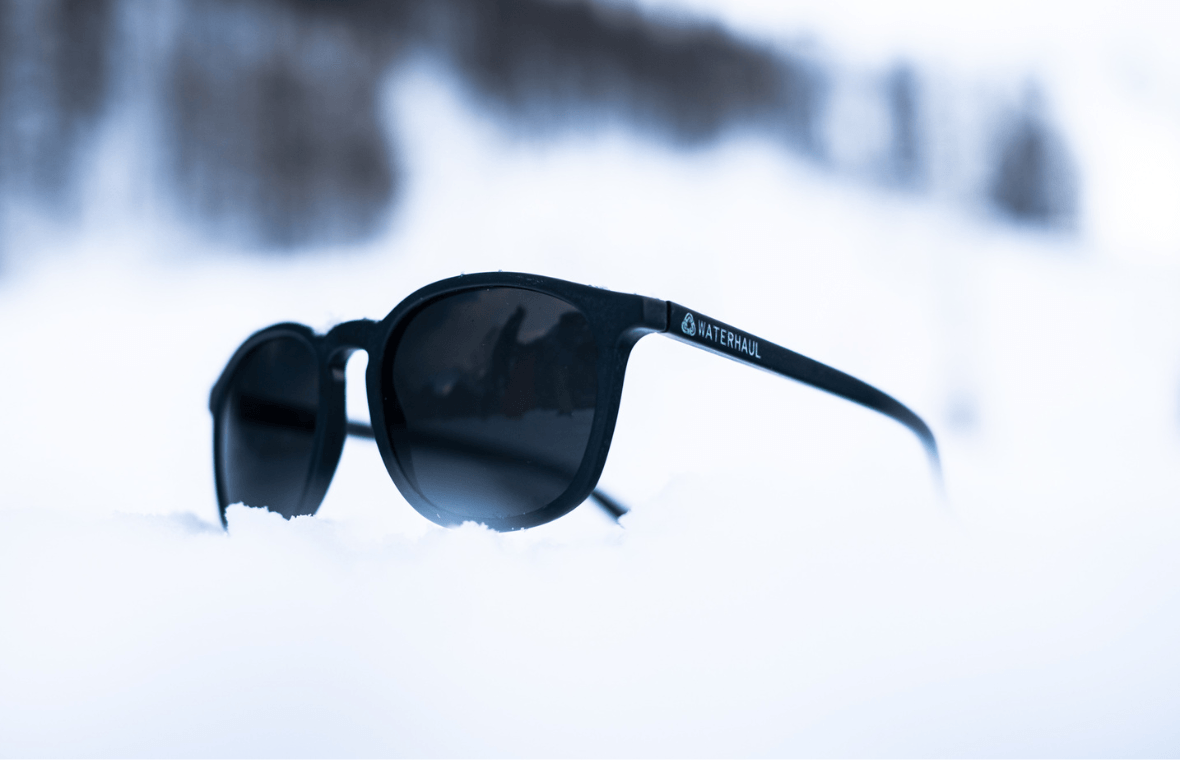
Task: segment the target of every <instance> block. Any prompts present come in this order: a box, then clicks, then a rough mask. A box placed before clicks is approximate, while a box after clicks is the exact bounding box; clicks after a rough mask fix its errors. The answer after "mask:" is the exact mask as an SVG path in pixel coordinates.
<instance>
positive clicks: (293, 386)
mask: <svg viewBox="0 0 1180 760" xmlns="http://www.w3.org/2000/svg"><path fill="white" fill-rule="evenodd" d="M319 393H320V388H319V364H318V362H317V360H316V356H315V353H314V352H313V351H312V349H311V347H310V346H308V345H306V344H305V343H303V342H302V341H300V340H297V339H295V338H275V339H273V340H268V341H266V342H265V343H263V344H261V345H260V346H258V347H257V348H255V349H254V350H253V351H251V352H250V353H249V354H248V355H247V356H246V358H245V359H243V360H242V362H241V363H240V364H239V365H238V368H237V370H236V371H235V372H234V375H233V379H232V380H231V383H230V387H229V394H228V399H227V400H226V403H225V404H224V406H223V407H222V411H221V420H220V436H219V439H218V440H217V441H216V445H217V447H218V453H219V455H220V456H219V460H220V462H221V471H220V472H219V473H218V478H219V480H220V482H221V486H222V497H223V503H222V505H221V508H222V510H224V509H225V508H226V507H227V506H229V505H230V504H236V503H238V502H243V503H245V504H248V505H250V506H254V507H267V508H269V509H270V510H271V511H272V512H278V513H279V514H282V515H284V516H286V517H293V516H295V515H300V514H309V513H310V511H314V508H313V509H312V510H310V511H309V510H303V509H301V506H300V504H301V502H302V500H303V494H304V490H305V486H306V483H307V479H308V472H309V470H310V468H311V458H312V453H313V448H314V443H315V423H316V407H317V406H318V404H319ZM317 506H318V505H317Z"/></svg>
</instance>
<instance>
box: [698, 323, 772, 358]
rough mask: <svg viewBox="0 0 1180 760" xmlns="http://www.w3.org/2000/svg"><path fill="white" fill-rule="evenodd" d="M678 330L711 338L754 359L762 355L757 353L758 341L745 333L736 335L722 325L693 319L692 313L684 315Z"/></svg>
mask: <svg viewBox="0 0 1180 760" xmlns="http://www.w3.org/2000/svg"><path fill="white" fill-rule="evenodd" d="M680 332H682V333H684V334H685V335H687V336H688V337H690V338H691V337H693V336H700V337H701V338H702V339H704V340H711V341H713V342H714V343H718V344H720V345H722V346H725V347H726V348H729V349H732V350H734V351H741V352H742V353H743V354H747V355H749V356H752V357H754V358H755V359H761V358H762V355H761V354H760V353H758V341H756V340H754V339H753V338H747V337H746V336H745V335H738V334H737V333H735V332H733V331H732V330H726V329H725V328H724V327H718V326H717V325H711V324H709V323H708V322H706V321H705V320H703V319H693V316H692V314H685V315H684V321H683V322H681V323H680Z"/></svg>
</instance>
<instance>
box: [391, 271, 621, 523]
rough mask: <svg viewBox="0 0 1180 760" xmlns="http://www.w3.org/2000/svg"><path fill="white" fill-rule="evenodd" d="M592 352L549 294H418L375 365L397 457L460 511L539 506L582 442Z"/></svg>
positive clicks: (576, 323)
mask: <svg viewBox="0 0 1180 760" xmlns="http://www.w3.org/2000/svg"><path fill="white" fill-rule="evenodd" d="M597 358H598V352H597V349H596V348H595V345H594V336H593V335H592V334H591V332H590V326H589V324H587V322H586V318H585V317H584V316H583V315H582V313H581V312H580V311H578V310H577V309H576V308H575V307H573V306H571V305H570V304H568V303H566V302H565V301H562V300H560V299H558V298H554V297H552V296H547V295H542V294H540V293H534V292H532V291H528V290H518V289H515V288H492V289H488V290H479V291H472V292H468V293H462V294H459V295H454V296H448V297H446V298H444V299H442V300H440V301H436V302H434V303H432V304H430V305H429V306H427V307H425V308H424V309H422V310H421V311H420V312H418V313H417V314H416V315H415V316H414V317H412V319H411V320H410V322H409V324H408V325H407V327H406V330H405V332H404V333H403V335H402V337H401V339H400V341H399V343H398V345H397V348H396V351H395V353H394V358H393V361H392V362H391V363H390V364H389V365H387V366H388V367H389V369H388V371H389V372H391V374H392V377H390V378H387V380H389V381H392V387H393V389H394V392H395V394H396V396H397V402H398V405H399V406H400V407H401V412H402V414H401V417H402V419H398V415H396V414H393V415H391V419H393V420H394V422H393V424H392V425H391V426H390V434H391V439H392V441H393V445H394V450H395V452H396V454H397V458H398V462H399V463H400V464H401V466H402V469H403V470H404V471H405V472H406V474H407V476H408V477H409V479H410V481H411V483H412V484H413V485H414V486H415V487H416V488H417V490H418V492H419V493H420V494H421V495H422V496H424V497H425V498H426V499H427V501H429V502H431V503H433V504H434V505H435V506H437V507H439V508H441V509H443V510H445V511H447V512H449V513H451V514H453V515H458V516H460V517H463V518H471V519H474V520H479V519H482V518H506V517H514V516H517V515H523V514H527V513H529V512H533V511H535V510H537V509H541V508H543V507H545V506H548V505H549V504H550V503H551V502H553V501H554V500H555V499H556V498H557V497H558V496H560V495H561V494H562V493H563V492H564V491H565V490H566V489H567V488H568V487H569V485H570V483H571V482H572V480H573V476H574V474H575V473H576V472H577V470H578V466H579V465H580V464H581V462H582V457H583V455H584V454H585V451H586V443H587V441H588V440H589V438H590V427H591V424H592V422H593V421H594V405H595V400H596V397H597V393H598V378H597V374H596V363H597Z"/></svg>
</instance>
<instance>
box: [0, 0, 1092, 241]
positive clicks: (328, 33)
mask: <svg viewBox="0 0 1180 760" xmlns="http://www.w3.org/2000/svg"><path fill="white" fill-rule="evenodd" d="M422 57H427V58H429V59H431V60H434V61H436V62H438V63H440V64H441V65H442V66H445V68H446V69H447V70H448V71H450V72H451V73H452V74H453V76H454V77H456V78H457V80H458V82H459V83H460V86H461V88H462V89H463V90H465V91H466V92H467V93H468V94H469V95H470V97H471V99H472V101H473V102H475V103H478V104H479V106H480V107H481V108H482V109H483V110H484V111H485V112H486V113H487V114H489V115H491V116H492V117H494V118H495V119H496V120H497V121H498V122H499V123H500V124H501V125H502V126H503V128H504V129H505V130H509V131H511V132H512V133H514V134H517V135H519V136H521V137H522V138H525V139H528V140H540V141H544V140H546V139H552V138H554V137H555V136H558V135H562V134H564V133H568V132H570V131H576V130H582V131H586V130H593V129H595V128H596V127H601V126H604V125H610V126H616V127H618V126H622V127H623V128H626V129H628V130H633V131H635V132H637V133H640V134H642V135H644V136H646V137H647V138H648V139H651V140H655V141H661V142H665V143H667V144H670V145H673V146H678V147H680V148H683V149H685V150H692V149H694V148H699V147H701V146H705V145H708V144H710V143H713V142H715V141H716V140H718V138H719V137H721V136H723V135H726V134H733V133H755V134H759V135H762V136H764V137H765V138H766V139H769V140H772V141H774V142H775V143H777V144H779V145H781V146H782V149H783V150H784V151H790V152H793V153H795V154H798V155H800V156H803V157H805V158H806V159H807V160H809V161H812V162H814V163H815V165H816V166H818V167H823V168H825V169H830V170H832V171H834V172H841V173H846V174H849V175H852V176H854V177H855V178H856V179H857V180H858V181H863V182H869V183H877V184H880V185H884V186H887V187H894V188H897V189H899V190H904V191H905V192H912V193H920V194H934V195H939V196H946V197H951V198H954V199H956V201H961V202H962V203H964V204H966V205H969V206H971V207H974V208H975V209H976V210H979V211H983V212H990V213H994V214H996V215H997V216H1001V217H1004V218H1007V219H1010V220H1013V221H1016V222H1020V223H1026V224H1029V225H1034V226H1037V227H1044V228H1051V229H1070V228H1071V227H1072V226H1073V225H1074V224H1075V222H1076V216H1077V213H1078V182H1079V172H1078V167H1077V159H1076V157H1075V155H1074V153H1073V151H1072V150H1071V146H1070V145H1069V143H1068V141H1067V140H1065V139H1063V136H1062V133H1061V130H1060V129H1059V128H1058V126H1057V125H1056V124H1055V122H1054V117H1053V116H1052V115H1051V113H1049V109H1048V108H1047V107H1046V103H1045V98H1044V97H1043V94H1042V93H1041V91H1040V89H1039V87H1038V84H1037V83H1036V82H1035V81H1034V80H1031V79H1019V78H1018V79H1016V80H1015V81H1009V82H1002V81H1001V82H999V83H998V84H997V83H992V84H993V86H991V87H990V88H987V87H982V86H980V84H981V83H980V82H975V81H970V80H967V81H958V82H956V81H950V82H947V81H946V77H944V76H939V73H938V72H937V71H931V70H927V69H924V68H923V67H922V66H921V65H918V64H915V63H911V62H907V61H905V60H901V59H899V60H896V61H895V62H893V63H891V64H888V65H879V66H868V65H860V66H857V65H854V64H850V63H848V62H844V61H840V60H839V59H837V58H835V57H834V56H833V55H832V54H831V53H829V52H826V51H825V50H824V49H822V48H821V47H819V46H817V45H816V44H815V43H814V40H811V41H808V40H806V39H804V40H802V41H799V42H797V43H791V42H790V40H786V41H782V40H780V41H777V42H776V43H775V44H770V43H769V42H767V41H762V40H757V39H754V38H751V37H749V36H746V35H742V34H738V33H735V32H732V31H730V30H728V29H727V28H726V27H724V26H722V25H720V24H719V23H717V22H714V21H710V20H708V19H707V18H702V17H700V16H697V15H690V14H687V13H672V12H669V11H667V10H666V9H664V10H661V9H658V8H657V9H654V10H644V9H642V8H639V7H635V6H629V5H623V4H619V3H615V2H605V1H604V2H593V1H592V0H566V1H557V2H554V1H553V0H430V1H428V0H398V1H394V2H387V1H380V0H254V1H252V2H233V1H231V0H180V1H178V2H171V3H145V2H133V1H127V2H120V1H119V0H2V2H0V197H3V199H4V207H5V210H6V211H8V212H9V213H10V214H12V213H16V212H14V211H13V210H12V209H13V207H14V206H15V207H31V208H32V209H34V210H35V211H36V212H38V213H43V214H50V215H55V216H57V217H59V218H61V219H63V220H69V219H70V218H71V215H72V214H74V213H75V212H76V210H77V207H78V205H79V192H80V191H79V178H80V177H81V176H82V175H83V174H84V173H85V171H86V170H87V169H88V168H89V167H88V166H87V164H86V160H87V157H88V156H90V155H92V154H93V150H92V149H93V147H94V146H95V142H96V135H97V134H98V131H99V128H100V125H102V124H103V123H104V120H110V119H112V118H113V117H115V116H116V115H117V114H119V112H120V111H121V113H122V115H123V116H126V114H127V113H128V111H130V113H132V114H133V115H134V116H133V118H134V119H135V120H137V121H138V122H140V123H139V125H138V127H139V130H140V131H139V133H138V134H139V139H140V140H141V141H142V142H141V143H140V144H139V145H138V146H137V147H138V151H137V153H138V154H139V156H140V161H141V163H140V164H139V166H137V167H136V169H137V170H138V172H139V174H138V176H136V177H135V178H134V179H135V181H136V182H137V183H139V185H140V186H141V188H142V189H143V192H150V193H152V194H154V195H156V196H163V197H164V198H166V199H167V202H166V203H162V204H160V207H161V208H166V209H169V210H171V211H173V212H175V213H176V214H178V215H179V217H180V218H182V219H183V220H184V221H185V222H186V223H188V224H191V225H193V226H194V227H196V228H198V229H200V230H202V231H204V232H206V233H208V234H210V235H213V236H215V237H218V236H221V237H225V236H228V237H229V238H230V239H232V240H234V241H235V242H239V243H245V244H247V245H250V246H256V247H259V248H264V249H268V250H275V251H282V250H287V249H291V248H300V247H306V246H314V245H322V244H329V245H331V244H338V243H349V242H354V241H359V240H364V239H367V238H370V237H372V236H373V235H375V234H377V233H379V232H380V231H381V230H382V229H383V228H384V227H383V225H384V224H385V223H386V222H387V220H388V219H389V217H390V215H391V214H393V213H396V208H397V204H398V202H399V198H400V193H401V191H402V187H403V178H402V168H401V165H400V162H399V158H400V156H401V152H400V149H399V145H398V142H397V135H396V134H390V130H389V129H388V128H387V126H386V124H385V123H384V122H383V116H382V108H381V96H382V85H383V83H385V82H386V81H387V80H388V78H389V77H390V76H392V75H395V74H396V72H397V70H398V67H399V66H402V65H403V63H404V62H405V61H407V60H409V59H416V58H417V59H420V58H422ZM8 242H9V244H10V245H11V243H12V240H11V239H9V241H8Z"/></svg>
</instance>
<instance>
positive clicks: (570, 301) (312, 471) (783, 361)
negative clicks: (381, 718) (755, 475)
mask: <svg viewBox="0 0 1180 760" xmlns="http://www.w3.org/2000/svg"><path fill="white" fill-rule="evenodd" d="M649 333H663V334H664V335H667V336H669V337H672V338H676V339H678V340H681V341H683V342H685V343H688V344H690V345H693V346H696V347H698V348H703V349H705V350H708V351H712V352H713V353H716V354H720V355H722V356H725V357H727V358H730V359H734V360H737V361H739V362H742V363H743V364H747V365H750V366H752V367H757V368H758V369H763V370H767V371H770V372H774V373H776V374H779V375H782V376H784V377H789V378H792V379H794V380H798V381H800V382H803V383H806V384H808V385H811V386H814V387H816V388H819V389H821V390H824V391H827V392H829V393H833V394H835V395H837V396H841V397H843V398H845V399H848V400H849V401H853V402H856V403H858V404H861V405H863V406H866V407H868V408H870V409H874V410H876V411H878V412H881V413H882V414H885V415H887V416H889V417H892V418H893V419H895V420H897V421H898V422H900V423H901V424H903V425H905V426H906V427H908V428H909V429H910V430H912V431H913V432H914V433H915V434H916V435H917V436H918V438H919V439H920V440H921V442H922V444H923V445H924V446H925V449H926V452H927V454H928V455H929V457H930V460H931V463H932V465H933V466H934V468H935V472H936V473H937V472H938V448H937V445H936V444H935V441H934V435H933V434H932V433H931V432H930V428H929V427H927V426H926V423H924V422H923V421H922V420H921V419H920V418H919V417H918V416H917V415H916V414H914V413H913V412H912V411H910V410H909V409H908V408H906V407H905V406H903V405H902V404H901V403H900V402H898V401H896V400H895V399H893V398H892V397H890V396H888V395H886V394H885V393H882V392H881V391H879V390H877V389H876V388H874V387H872V386H871V385H868V384H866V383H863V382H861V381H860V380H857V379H856V378H854V377H851V376H850V375H846V374H844V373H843V372H840V371H838V370H835V369H832V368H831V367H828V366H826V365H823V364H820V363H819V362H817V361H813V360H811V359H808V358H807V357H805V356H802V355H800V354H797V353H795V352H793V351H790V350H788V349H786V348H782V347H780V346H776V345H774V344H773V343H769V342H767V341H765V340H762V339H760V338H757V337H755V336H753V335H751V334H749V333H746V332H742V331H741V330H737V329H735V328H733V327H730V326H729V325H726V324H724V323H721V322H718V321H716V320H714V319H712V318H710V317H706V316H704V315H703V314H701V313H700V312H694V311H690V310H688V309H686V308H684V307H683V306H680V305H678V304H675V303H672V302H671V301H661V300H658V299H655V298H647V297H644V296H639V295H631V294H627V293H616V292H613V291H610V290H606V289H603V288H596V287H589V286H586V285H578V284H576V283H572V282H565V281H563V280H556V279H553V278H550V277H540V276H537V275H529V274H511V273H505V272H498V273H487V274H474V275H463V276H460V277H454V278H451V279H448V280H442V281H441V282H436V283H434V284H433V285H428V286H426V287H424V288H422V289H421V290H419V291H417V292H416V293H414V294H413V295H411V296H410V297H408V298H407V299H405V300H404V301H402V302H401V303H400V304H398V306H397V307H396V308H395V309H394V310H393V311H392V312H390V314H389V315H388V316H387V317H385V319H383V320H381V321H380V322H374V321H372V320H358V321H355V322H345V323H343V324H340V325H337V326H336V327H334V328H332V329H331V330H330V331H329V332H328V333H327V335H317V334H315V332H313V331H312V330H311V329H310V328H308V327H305V326H303V325H299V324H291V323H287V324H279V325H274V326H273V327H268V328H266V329H264V330H261V331H259V332H257V333H255V334H254V335H252V336H250V337H249V338H248V339H247V340H246V342H245V343H243V344H242V345H241V347H239V348H238V350H237V351H236V352H235V353H234V355H233V357H232V358H231V359H230V360H229V363H228V364H227V365H226V367H225V370H224V371H223V372H222V374H221V377H220V378H219V379H218V380H217V383H216V384H215V385H214V386H213V391H212V393H211V394H210V399H209V409H210V411H212V413H213V462H214V472H215V477H216V480H217V499H218V503H219V505H220V509H221V521H222V524H223V525H225V524H226V518H225V510H226V508H227V507H228V506H229V505H230V504H236V503H238V502H242V503H245V504H247V505H250V506H258V507H267V508H269V509H270V510H271V511H274V512H278V513H280V514H282V515H284V516H286V517H293V516H296V515H310V514H313V513H314V512H315V511H316V510H317V509H318V508H319V506H320V503H321V502H322V501H323V498H324V495H325V494H326V493H327V490H328V485H329V483H330V482H331V480H332V475H333V473H334V472H335V471H336V465H337V463H338V462H339V460H340V452H341V451H342V449H343V448H344V439H345V437H346V436H348V435H355V436H363V437H367V438H372V439H374V440H375V441H376V443H377V448H378V449H379V450H380V452H381V458H382V460H384V462H385V467H386V469H387V470H389V475H390V477H391V478H393V482H394V483H395V484H396V485H397V488H398V490H399V491H401V493H402V495H403V496H404V497H405V499H406V501H408V502H409V503H410V504H411V505H412V506H413V507H414V509H416V510H418V512H420V513H421V514H422V515H423V516H424V517H426V518H427V519H429V520H432V521H433V522H436V523H438V524H439V525H458V524H460V523H462V522H465V521H468V520H472V521H475V522H480V523H483V524H485V525H487V526H488V527H490V528H494V529H496V530H518V529H521V528H529V527H532V526H535V525H540V524H542V523H546V522H549V521H551V520H555V519H557V518H558V517H561V516H562V515H564V514H566V513H567V512H569V511H570V510H572V509H574V508H575V507H577V506H578V505H579V504H581V503H582V502H584V501H586V500H587V499H594V500H595V501H597V502H598V503H599V505H600V506H602V507H603V508H604V509H606V511H607V512H609V513H610V514H611V515H612V516H614V517H615V518H616V519H617V518H618V517H619V516H621V515H622V514H624V513H625V512H626V511H627V510H626V508H624V507H623V506H622V505H621V504H619V503H618V502H616V501H615V500H614V499H611V498H610V497H609V496H607V495H606V494H604V493H602V492H601V491H599V490H596V486H597V483H598V478H599V476H600V475H601V474H602V468H603V466H604V465H605V464H606V456H607V452H608V450H609V449H610V443H611V436H612V435H613V433H614V428H615V420H616V418H617V416H618V411H619V400H620V397H621V396H622V392H623V375H624V373H625V371H626V369H627V358H628V356H629V355H630V353H631V349H632V347H634V345H635V343H636V342H637V341H638V340H639V339H640V338H642V337H643V336H645V335H647V334H649ZM357 350H363V351H365V352H367V353H368V356H369V364H368V368H367V371H366V377H365V380H366V385H367V389H368V401H369V413H370V418H371V420H372V426H369V425H364V424H361V423H356V422H350V421H348V419H347V417H346V415H345V405H344V367H345V364H346V363H347V361H348V357H349V355H350V354H352V352H354V351H357Z"/></svg>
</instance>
